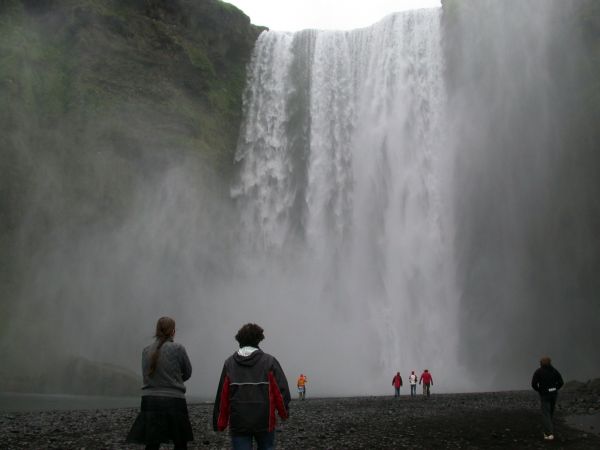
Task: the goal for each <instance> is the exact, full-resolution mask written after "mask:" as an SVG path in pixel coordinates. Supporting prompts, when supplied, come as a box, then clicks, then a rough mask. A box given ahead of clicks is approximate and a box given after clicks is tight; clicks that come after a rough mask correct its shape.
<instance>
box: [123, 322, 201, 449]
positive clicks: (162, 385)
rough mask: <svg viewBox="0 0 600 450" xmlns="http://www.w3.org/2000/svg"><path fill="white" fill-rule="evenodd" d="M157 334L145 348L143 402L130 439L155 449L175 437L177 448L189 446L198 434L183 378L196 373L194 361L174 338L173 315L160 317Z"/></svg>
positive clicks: (128, 439) (128, 437) (128, 438)
mask: <svg viewBox="0 0 600 450" xmlns="http://www.w3.org/2000/svg"><path fill="white" fill-rule="evenodd" d="M154 337H155V338H156V341H155V342H154V343H153V344H151V345H149V346H148V347H146V348H144V350H143V351H142V377H143V386H142V405H141V411H140V413H139V414H138V416H137V418H136V419H135V422H134V423H133V426H132V427H131V430H130V431H129V434H128V435H127V442H133V443H137V444H146V449H147V450H152V449H158V448H159V447H160V444H161V443H167V442H170V441H172V442H173V444H175V449H177V450H180V449H187V443H188V441H193V440H194V436H193V433H192V425H191V424H190V419H189V417H188V409H187V403H186V401H185V386H184V384H183V382H184V381H186V380H188V379H189V378H190V376H191V375H192V365H191V364H190V360H189V358H188V355H187V353H186V351H185V348H184V347H183V345H181V344H178V343H175V342H173V338H174V337H175V321H174V320H173V319H171V318H170V317H161V318H160V319H158V322H157V323H156V333H155V335H154Z"/></svg>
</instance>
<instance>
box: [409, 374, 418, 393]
mask: <svg viewBox="0 0 600 450" xmlns="http://www.w3.org/2000/svg"><path fill="white" fill-rule="evenodd" d="M408 382H409V383H410V396H411V397H414V396H415V395H417V376H416V375H415V371H414V370H413V371H412V372H411V373H410V376H409V377H408Z"/></svg>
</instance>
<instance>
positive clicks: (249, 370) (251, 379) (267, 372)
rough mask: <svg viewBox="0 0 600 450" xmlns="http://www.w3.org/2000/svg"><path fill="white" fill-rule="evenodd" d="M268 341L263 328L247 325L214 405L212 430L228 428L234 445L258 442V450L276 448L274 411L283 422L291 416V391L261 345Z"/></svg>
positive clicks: (240, 333)
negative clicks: (265, 340)
mask: <svg viewBox="0 0 600 450" xmlns="http://www.w3.org/2000/svg"><path fill="white" fill-rule="evenodd" d="M264 338H265V336H264V334H263V329H262V328H261V327H259V326H258V325H256V324H255V323H247V324H246V325H244V326H243V327H242V328H240V329H239V331H238V332H237V334H236V336H235V339H236V340H237V341H238V343H239V345H240V348H239V350H238V351H236V352H235V353H234V354H233V355H232V356H230V357H229V358H227V359H226V360H225V364H224V365H223V371H222V372H221V378H220V380H219V388H218V390H217V397H216V398H215V405H214V409H213V428H214V430H215V431H224V430H225V429H226V428H227V426H229V432H230V434H231V446H232V447H233V449H234V450H237V449H252V443H253V440H256V443H257V445H258V449H259V450H263V449H264V450H267V449H274V448H275V421H276V420H275V411H277V413H278V414H279V417H281V419H283V420H285V419H287V418H288V416H289V410H288V405H289V403H290V389H289V388H288V382H287V379H286V377H285V374H284V373H283V370H282V369H281V366H280V365H279V362H278V361H277V360H276V359H275V358H274V357H273V356H271V355H269V354H267V353H264V352H263V351H262V350H261V349H260V348H258V344H259V342H260V341H262V340H263V339H264Z"/></svg>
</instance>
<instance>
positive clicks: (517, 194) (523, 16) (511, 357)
mask: <svg viewBox="0 0 600 450" xmlns="http://www.w3.org/2000/svg"><path fill="white" fill-rule="evenodd" d="M443 6H444V26H445V29H444V46H445V51H446V69H447V74H446V76H447V92H448V98H449V109H450V111H451V114H452V116H453V117H452V120H454V122H455V127H454V131H455V135H454V136H452V137H451V140H452V141H453V142H454V145H456V148H459V149H460V151H458V152H457V154H458V157H457V161H456V169H455V179H456V182H455V185H454V187H453V188H454V190H455V192H453V195H454V205H453V209H454V210H455V211H460V212H461V213H460V214H456V223H455V227H456V237H455V241H456V244H455V247H456V249H457V251H456V264H457V270H456V272H457V284H458V286H459V287H460V291H461V303H460V315H461V328H460V333H461V340H460V342H461V344H462V345H461V351H462V355H461V357H462V360H463V362H464V364H465V365H466V366H467V367H474V368H478V370H480V371H481V372H483V373H484V376H482V377H481V378H482V379H489V380H496V379H497V380H504V381H506V380H509V382H514V384H515V385H518V383H520V382H522V380H523V378H524V377H521V378H520V380H519V377H518V370H520V368H522V367H527V365H528V364H529V365H531V363H532V361H535V360H536V359H537V358H538V357H539V356H541V353H543V352H551V353H552V355H553V356H554V357H555V360H556V361H560V364H562V365H563V367H569V370H570V371H571V376H580V377H582V378H583V377H586V376H590V375H592V376H593V375H594V374H595V373H597V371H598V362H597V361H595V360H594V358H590V355H593V354H594V353H595V352H596V350H595V349H594V348H595V347H594V346H595V341H596V337H595V336H594V334H593V331H592V330H594V329H596V328H597V325H598V319H597V317H598V313H599V312H600V310H599V306H598V302H597V297H598V292H599V291H600V281H599V280H600V279H599V278H598V276H597V273H598V271H599V270H600V237H599V235H598V232H597V231H596V230H598V227H599V225H600V204H599V203H598V200H597V199H598V194H599V193H600V179H599V178H598V173H600V154H599V153H598V148H600V128H599V127H598V123H600V79H599V78H598V73H600V3H598V2H595V1H590V0H578V1H572V2H562V1H558V0H552V1H544V0H541V1H538V0H529V1H527V2H521V1H518V0H507V1H503V2H495V1H493V0H445V1H444V3H443ZM449 145H452V144H449ZM482 343H487V344H488V345H483V344H482ZM532 347H536V348H539V352H540V354H531V352H530V351H529V350H528V348H532Z"/></svg>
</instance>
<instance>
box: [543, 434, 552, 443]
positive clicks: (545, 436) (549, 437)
mask: <svg viewBox="0 0 600 450" xmlns="http://www.w3.org/2000/svg"><path fill="white" fill-rule="evenodd" d="M544 440H545V441H553V440H554V435H553V434H545V433H544Z"/></svg>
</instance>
